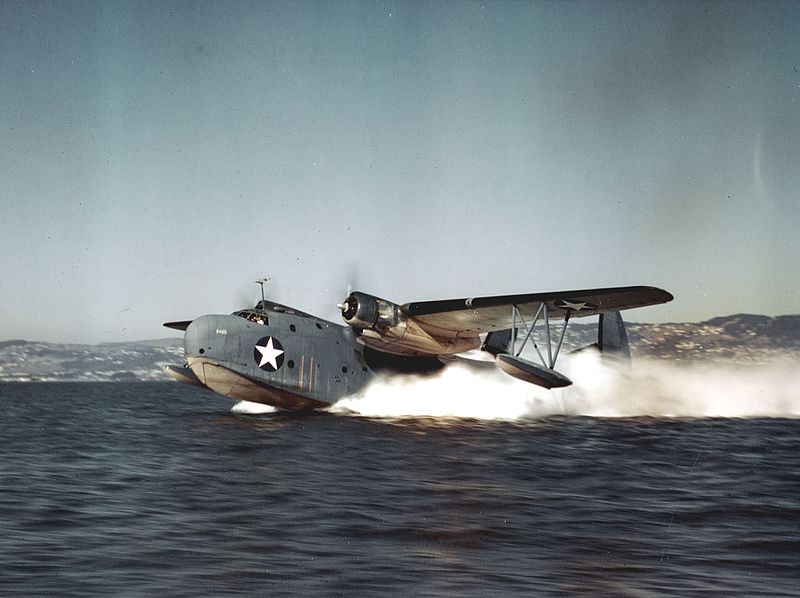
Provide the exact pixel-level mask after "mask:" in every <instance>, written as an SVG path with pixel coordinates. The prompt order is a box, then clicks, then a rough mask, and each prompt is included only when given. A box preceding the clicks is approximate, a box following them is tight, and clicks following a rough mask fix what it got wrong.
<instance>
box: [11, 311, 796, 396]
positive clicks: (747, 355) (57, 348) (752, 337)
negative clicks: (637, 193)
mask: <svg viewBox="0 0 800 598" xmlns="http://www.w3.org/2000/svg"><path fill="white" fill-rule="evenodd" d="M626 326H627V330H628V336H629V339H630V343H631V353H632V354H633V356H634V358H636V357H652V358H659V359H670V360H680V361H697V360H725V361H729V362H730V361H732V362H736V363H755V362H763V361H769V360H771V359H776V358H779V357H786V356H788V357H790V358H793V359H800V315H796V316H779V317H769V316H757V315H750V314H737V315H733V316H724V317H720V318H713V319H711V320H708V321H705V322H699V323H683V324H637V323H627V324H626ZM539 337H540V338H543V335H539ZM596 338H597V324H596V321H593V323H591V324H581V323H575V322H573V323H571V324H570V326H569V329H568V332H567V336H566V338H565V344H564V349H565V350H572V349H576V348H578V347H582V346H586V345H590V344H592V343H593V342H595V340H596ZM540 342H541V341H540ZM182 363H183V340H182V339H180V338H172V339H161V340H154V341H140V342H131V343H103V344H99V345H65V344H57V343H44V342H36V341H24V340H12V341H3V342H0V382H3V381H7V382H31V381H53V382H58V381H64V382H66V381H125V380H142V381H148V380H168V379H170V378H169V376H168V375H167V374H166V373H165V372H164V370H163V366H164V365H166V364H173V365H180V364H182Z"/></svg>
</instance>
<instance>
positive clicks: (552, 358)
mask: <svg viewBox="0 0 800 598" xmlns="http://www.w3.org/2000/svg"><path fill="white" fill-rule="evenodd" d="M571 313H572V312H571V311H570V310H567V313H566V315H565V316H564V326H563V327H562V328H561V333H560V334H559V336H558V343H557V344H556V346H555V351H553V341H552V335H551V333H550V312H549V310H548V309H547V303H540V304H539V309H538V310H536V315H534V316H533V320H532V321H531V324H530V326H528V323H527V322H526V321H525V317H524V316H523V315H522V312H521V311H520V309H519V308H518V307H517V306H516V304H515V305H512V306H511V339H510V341H509V353H511V355H513V356H514V357H519V356H520V354H521V353H522V350H523V349H524V348H525V345H526V344H527V343H528V341H529V340H530V341H531V343H532V344H533V348H534V349H536V353H537V354H538V355H539V359H540V360H541V361H542V365H543V366H545V367H547V368H550V369H551V370H552V369H553V368H555V366H556V360H557V359H558V354H559V353H560V352H561V346H562V344H563V343H564V335H565V334H566V332H567V326H568V325H569V316H570V314H571ZM542 315H543V316H544V326H545V335H546V340H547V359H545V357H544V356H543V355H542V352H541V351H540V350H539V346H538V345H537V344H536V337H535V336H533V329H534V327H535V326H536V323H537V322H538V321H539V317H540V316H542ZM518 321H519V322H520V323H521V324H522V327H523V328H524V330H525V338H523V339H522V344H521V345H520V346H519V348H517V327H518V324H517V322H518Z"/></svg>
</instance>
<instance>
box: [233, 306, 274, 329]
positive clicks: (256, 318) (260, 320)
mask: <svg viewBox="0 0 800 598" xmlns="http://www.w3.org/2000/svg"><path fill="white" fill-rule="evenodd" d="M233 315H234V316H239V317H240V318H244V319H245V320H249V321H251V322H255V323H256V324H261V325H262V326H269V318H268V317H267V316H265V315H264V314H260V313H258V312H254V311H247V310H243V311H237V312H234V314H233Z"/></svg>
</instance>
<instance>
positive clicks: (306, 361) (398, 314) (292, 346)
mask: <svg viewBox="0 0 800 598" xmlns="http://www.w3.org/2000/svg"><path fill="white" fill-rule="evenodd" d="M256 282H257V283H258V284H261V295H262V298H261V301H259V302H258V303H257V304H256V305H255V307H253V308H252V309H241V310H239V311H235V312H233V313H232V314H230V315H204V316H200V317H198V318H195V319H194V320H186V321H180V322H167V323H165V324H164V326H166V327H168V328H173V329H176V330H183V331H185V334H184V339H183V346H184V354H185V357H186V363H185V364H184V365H183V366H182V367H177V366H168V367H167V371H168V372H169V373H170V374H171V375H172V376H173V377H174V378H175V379H177V380H179V381H181V382H184V383H187V384H192V385H195V386H200V387H203V388H208V389H210V390H212V391H214V392H216V393H218V394H221V395H224V396H227V397H231V398H233V399H238V400H243V401H252V402H255V403H263V404H266V405H271V406H273V407H277V408H278V409H283V410H290V411H304V410H311V409H325V408H326V407H330V406H331V405H333V404H334V403H336V401H338V400H339V399H341V398H343V397H346V396H348V395H352V394H354V393H357V392H358V391H359V390H361V389H363V388H364V387H365V386H366V385H367V384H368V383H369V382H370V381H371V380H372V379H373V378H374V377H375V376H376V375H378V374H381V373H385V372H392V373H397V374H410V373H425V372H434V371H437V370H440V369H442V368H444V367H446V366H447V365H448V364H450V363H453V362H454V361H459V362H461V363H474V362H471V361H470V360H466V359H459V356H461V355H462V354H464V353H467V352H474V351H475V350H479V351H481V352H482V353H483V355H484V356H486V357H489V359H490V360H492V359H493V360H494V363H495V364H496V366H497V367H498V368H500V369H501V370H502V371H503V372H505V373H506V374H509V375H510V376H513V377H515V378H518V379H520V380H523V381H525V382H528V383H531V384H535V385H537V386H541V387H544V388H548V389H549V388H560V387H565V386H569V385H570V384H572V381H571V380H570V379H569V378H567V377H566V376H565V375H564V374H563V373H561V372H559V371H557V370H556V364H557V360H558V357H559V354H560V352H561V347H562V344H563V341H564V336H565V334H566V332H567V327H568V325H569V322H570V321H571V320H572V319H573V318H583V317H587V316H598V326H597V342H596V343H594V344H593V345H590V347H593V348H594V349H595V350H597V351H599V352H600V353H601V354H603V355H606V356H614V357H616V358H620V357H621V358H623V359H629V358H630V352H629V348H628V338H627V334H626V332H625V324H624V323H623V321H622V316H621V315H620V311H622V310H626V309H633V308H637V307H645V306H648V305H657V304H660V303H667V302H669V301H672V299H673V297H672V295H671V294H670V293H668V292H666V291H664V290H662V289H658V288H655V287H647V286H632V287H616V288H604V289H588V290H576V291H562V292H551V293H528V294H521V295H502V296H494V297H474V298H464V299H446V300H441V301H419V302H412V303H405V304H403V305H397V304H395V303H392V302H391V301H387V300H385V299H381V298H379V297H376V296H374V295H370V294H367V293H363V292H360V291H355V292H351V293H349V294H348V296H347V298H346V299H345V300H344V302H343V303H342V304H340V305H338V308H339V309H340V311H341V314H342V319H343V320H344V322H345V323H344V325H342V324H336V323H334V322H329V321H326V320H323V319H321V318H318V317H316V316H313V315H311V314H308V313H305V312H302V311H300V310H297V309H294V308H292V307H289V306H287V305H282V304H280V303H275V302H273V301H269V300H267V299H265V298H264V282H265V281H264V280H261V281H256ZM559 323H560V325H559ZM537 325H538V326H537ZM559 328H560V329H559ZM537 337H539V338H537ZM541 337H543V338H541ZM526 347H528V351H527V353H525V354H524V355H523V350H525V349H526ZM531 347H532V348H533V352H535V354H536V356H537V357H538V362H537V361H534V360H532V359H530V358H529V354H530V353H532V351H531ZM579 350H580V349H579Z"/></svg>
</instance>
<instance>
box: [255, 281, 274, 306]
mask: <svg viewBox="0 0 800 598" xmlns="http://www.w3.org/2000/svg"><path fill="white" fill-rule="evenodd" d="M270 280H272V279H271V278H259V279H258V280H257V281H256V284H257V285H259V286H260V287H261V303H262V304H263V303H264V301H266V299H264V285H265V284H267V283H268V282H269V281H270Z"/></svg>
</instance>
